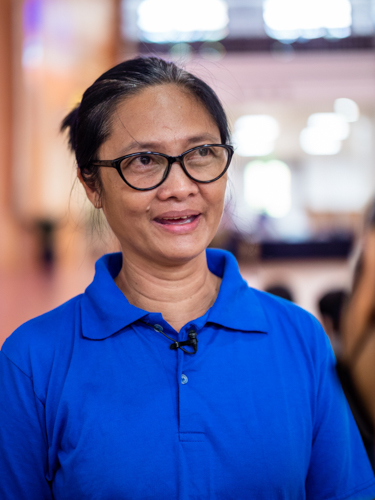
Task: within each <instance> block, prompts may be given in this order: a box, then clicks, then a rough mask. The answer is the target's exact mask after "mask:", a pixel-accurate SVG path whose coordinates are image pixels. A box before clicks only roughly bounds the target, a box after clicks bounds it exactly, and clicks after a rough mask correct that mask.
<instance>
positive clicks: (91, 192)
mask: <svg viewBox="0 0 375 500" xmlns="http://www.w3.org/2000/svg"><path fill="white" fill-rule="evenodd" d="M77 177H78V179H79V181H80V183H81V184H82V186H83V189H84V190H85V191H86V195H87V198H88V199H89V200H90V201H91V203H92V204H93V205H94V207H95V208H103V207H102V202H101V201H100V196H99V193H98V191H97V190H96V189H92V188H91V187H89V186H88V185H87V184H86V182H85V181H84V179H83V177H82V172H81V169H80V168H78V170H77Z"/></svg>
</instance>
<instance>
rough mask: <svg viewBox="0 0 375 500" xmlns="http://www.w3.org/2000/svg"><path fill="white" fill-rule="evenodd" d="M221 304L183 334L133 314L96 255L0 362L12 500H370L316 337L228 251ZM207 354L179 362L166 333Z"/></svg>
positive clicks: (355, 436) (216, 266)
mask: <svg viewBox="0 0 375 500" xmlns="http://www.w3.org/2000/svg"><path fill="white" fill-rule="evenodd" d="M207 257H208V265H209V268H210V270H211V271H212V272H213V273H214V274H216V275H218V276H222V278H223V280H222V284H221V288H220V292H219V295H218V297H217V300H216V302H215V304H214V305H213V306H212V308H211V309H209V311H208V312H207V313H206V314H205V315H204V316H202V317H200V318H197V319H196V320H194V321H192V322H190V323H189V324H187V325H185V326H184V328H182V330H181V331H180V332H179V333H177V332H176V331H174V330H173V329H172V328H171V326H170V325H169V324H168V323H166V322H165V321H164V319H163V317H162V316H161V314H159V313H148V312H147V311H144V310H141V309H138V308H137V307H134V306H132V305H130V304H129V302H128V301H127V299H126V298H125V296H124V295H123V294H122V293H121V291H120V290H119V288H118V287H117V286H116V285H115V283H114V281H113V278H114V277H115V276H116V275H117V274H118V272H119V270H120V268H121V262H122V261H121V259H122V257H121V254H111V255H106V256H104V257H102V258H101V259H100V260H99V261H98V262H97V264H96V274H95V278H94V281H93V282H92V283H91V285H90V286H89V287H88V288H87V290H86V291H85V293H84V294H82V295H80V296H78V297H75V298H74V299H72V300H70V301H69V302H67V303H65V304H63V305H62V306H60V307H59V308H57V309H55V310H53V311H51V312H49V313H47V314H44V315H43V316H40V317H38V318H36V319H33V320H31V321H29V322H28V323H26V324H24V325H23V326H21V327H20V328H19V329H18V330H16V332H15V333H13V335H11V336H10V337H9V338H8V339H7V340H6V342H5V344H4V345H3V348H2V351H1V355H0V377H1V379H0V443H1V455H0V497H1V499H3V500H44V499H46V500H47V499H49V500H50V499H52V498H55V499H57V500H75V499H76V500H85V499H87V500H95V499H98V500H99V499H100V500H104V499H105V500H110V499H111V500H115V499H116V500H121V499H129V500H136V499H178V500H193V499H196V500H205V499H209V500H216V499H217V500H219V499H220V500H224V499H225V500H233V499H238V500H245V499H256V500H262V499H264V500H273V499H287V500H294V499H295V500H297V499H298V500H303V499H310V500H312V499H324V500H329V499H336V500H344V499H358V500H359V499H361V500H370V499H372V498H374V497H375V481H374V476H373V473H372V471H371V468H370V465H369V463H368V461H367V457H366V454H365V451H364V449H363V446H362V442H361V438H360V436H359V433H358V430H357V428H356V426H355V424H354V422H353V418H352V415H351V413H350V411H349V409H348V406H347V403H346V400H345V398H344V396H343V393H342V391H341V388H340V385H339V382H338V380H337V378H336V376H335V370H334V357H333V354H332V351H331V349H330V346H329V342H328V339H327V337H326V335H325V333H324V332H323V331H322V328H321V326H320V325H319V323H318V322H317V321H316V319H315V318H314V317H312V316H311V315H310V314H308V313H307V312H305V311H303V310H302V309H300V308H299V307H297V306H295V305H293V304H291V303H289V302H287V301H284V300H282V299H278V298H276V297H273V296H271V295H268V294H266V293H263V292H260V291H257V290H254V289H251V288H249V287H248V285H247V284H246V282H245V281H244V280H243V279H242V278H241V276H240V274H239V270H238V266H237V263H236V261H235V259H234V257H233V256H232V255H230V254H229V253H227V252H223V251H219V250H208V251H207ZM190 329H194V330H195V331H196V332H197V338H198V351H197V353H196V354H186V353H184V352H182V351H181V349H177V350H171V349H170V344H171V343H172V342H171V341H170V340H169V339H168V338H166V337H165V335H163V333H164V334H167V335H168V336H170V337H173V338H175V339H177V340H185V339H186V338H187V337H188V332H189V330H190Z"/></svg>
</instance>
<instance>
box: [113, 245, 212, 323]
mask: <svg viewBox="0 0 375 500" xmlns="http://www.w3.org/2000/svg"><path fill="white" fill-rule="evenodd" d="M115 282H116V285H117V286H118V287H119V288H120V290H121V291H122V292H123V293H124V295H125V296H126V298H127V299H128V301H129V302H130V303H131V304H133V305H134V306H136V307H139V308H141V309H144V310H146V311H149V312H160V313H161V314H162V315H163V318H164V319H165V321H167V322H168V323H169V324H170V325H171V326H172V327H173V328H174V329H175V330H176V331H177V332H178V331H180V329H181V328H182V327H183V326H184V325H185V324H186V323H188V322H189V321H192V320H194V319H196V318H199V317H200V316H202V315H203V314H205V313H206V312H207V310H208V309H209V308H210V307H211V306H212V305H213V303H214V302H215V299H216V297H217V294H218V292H219V288H220V283H221V278H219V277H217V276H215V275H214V274H212V273H211V272H210V270H209V269H208V266H207V261H206V255H205V252H203V253H202V254H200V255H198V256H197V257H196V258H195V259H193V260H191V261H189V262H186V263H183V264H178V265H177V264H176V265H175V266H168V267H164V266H159V267H155V266H150V265H149V264H146V265H145V263H144V262H143V263H142V264H141V263H139V262H136V261H129V260H127V259H123V265H122V269H121V271H120V273H119V275H118V276H117V277H116V278H115Z"/></svg>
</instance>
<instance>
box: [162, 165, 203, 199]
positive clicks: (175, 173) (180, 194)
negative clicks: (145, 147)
mask: <svg viewBox="0 0 375 500" xmlns="http://www.w3.org/2000/svg"><path fill="white" fill-rule="evenodd" d="M198 191H199V187H198V183H197V182H195V181H193V180H192V179H190V178H189V177H188V176H187V175H186V173H185V172H184V170H183V168H182V165H181V163H180V162H179V161H175V162H174V163H172V165H171V168H170V171H169V174H168V177H167V178H166V179H165V181H164V182H163V184H162V185H161V186H159V188H158V197H159V198H160V199H161V200H166V199H168V198H175V199H177V200H184V199H186V198H188V197H189V196H193V195H195V194H197V193H198Z"/></svg>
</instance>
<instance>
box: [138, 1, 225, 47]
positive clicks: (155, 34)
mask: <svg viewBox="0 0 375 500" xmlns="http://www.w3.org/2000/svg"><path fill="white" fill-rule="evenodd" d="M227 25H228V6H227V3H226V2H225V1H224V0H189V2H186V1H185V0H143V1H142V3H141V4H140V5H139V7H138V26H139V28H140V29H141V30H142V32H143V36H144V38H146V39H147V40H149V41H152V42H192V41H195V40H220V39H221V38H224V37H225V35H226V33H227V31H226V27H227Z"/></svg>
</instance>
